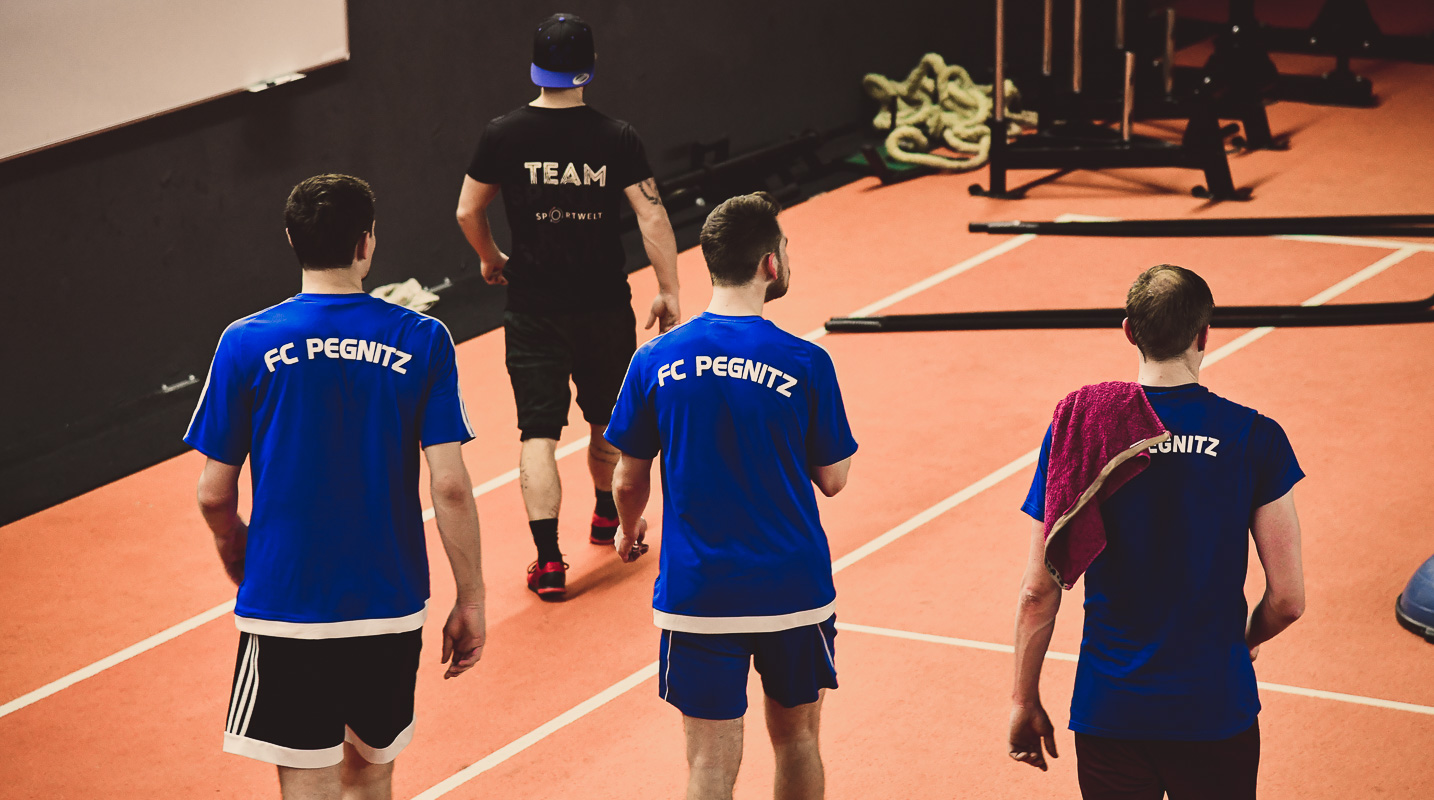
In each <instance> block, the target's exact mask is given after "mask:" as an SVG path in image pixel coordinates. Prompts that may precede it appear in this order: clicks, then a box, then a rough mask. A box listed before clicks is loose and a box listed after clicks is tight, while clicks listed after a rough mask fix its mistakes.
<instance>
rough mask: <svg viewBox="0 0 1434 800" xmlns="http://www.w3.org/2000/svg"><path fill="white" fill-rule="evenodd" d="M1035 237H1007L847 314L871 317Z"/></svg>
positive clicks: (812, 337) (813, 334) (816, 335)
mask: <svg viewBox="0 0 1434 800" xmlns="http://www.w3.org/2000/svg"><path fill="white" fill-rule="evenodd" d="M1035 238H1036V235H1035V234H1033V233H1023V234H1021V235H1020V236H1015V237H1012V238H1010V239H1007V240H1006V241H1004V242H1001V243H1000V244H998V245H996V246H995V247H991V248H987V249H986V250H982V251H981V252H979V253H977V254H976V255H974V256H971V257H970V258H968V259H966V260H965V261H962V262H961V263H960V264H957V265H955V266H952V267H947V268H946V269H943V270H941V271H940V272H938V273H936V274H935V275H932V276H931V277H929V278H925V279H923V280H919V281H917V282H916V283H913V284H911V285H910V286H908V287H906V288H905V289H902V290H901V291H898V292H893V293H891V294H889V295H887V296H886V297H883V298H881V299H880V300H878V301H876V302H875V303H872V304H870V305H865V306H862V307H861V308H858V309H857V310H855V311H853V312H851V313H850V314H848V315H847V316H849V317H869V316H871V315H872V314H875V313H876V312H878V311H881V310H882V309H885V308H890V307H891V306H894V305H896V304H897V303H900V302H901V301H902V300H905V299H906V298H908V297H911V296H913V295H917V294H920V293H921V292H924V291H926V290H927V289H930V288H931V287H933V286H935V285H937V284H939V283H943V282H945V281H949V280H951V279H952V278H954V277H956V276H957V275H960V274H961V273H963V272H966V271H968V270H970V269H972V268H974V267H979V266H980V265H982V264H984V263H986V262H987V261H990V260H991V259H993V258H996V257H997V256H1002V255H1005V254H1006V253H1009V252H1011V251H1012V250H1015V249H1016V248H1017V247H1020V246H1021V245H1023V244H1025V243H1027V242H1030V241H1034V240H1035ZM826 335H827V331H826V328H824V327H823V328H817V329H816V330H814V331H810V332H808V333H807V334H806V335H805V336H803V337H802V338H803V339H806V340H807V341H809V342H815V341H816V340H818V339H820V338H822V337H823V336H826Z"/></svg>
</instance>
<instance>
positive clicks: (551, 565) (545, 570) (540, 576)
mask: <svg viewBox="0 0 1434 800" xmlns="http://www.w3.org/2000/svg"><path fill="white" fill-rule="evenodd" d="M528 591H530V592H532V593H534V594H536V595H537V596H538V597H540V598H542V599H544V600H563V599H565V598H566V597H567V596H568V565H567V564H565V563H563V562H562V561H546V562H543V563H542V564H539V563H538V562H536V561H534V562H533V563H532V564H531V565H530V566H529V567H528Z"/></svg>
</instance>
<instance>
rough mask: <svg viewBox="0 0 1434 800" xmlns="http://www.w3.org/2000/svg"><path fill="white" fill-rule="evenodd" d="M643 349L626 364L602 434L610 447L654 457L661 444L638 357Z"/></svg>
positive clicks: (644, 350)
mask: <svg viewBox="0 0 1434 800" xmlns="http://www.w3.org/2000/svg"><path fill="white" fill-rule="evenodd" d="M646 353H647V348H645V347H644V348H641V349H639V350H638V351H637V353H636V354H634V355H633V357H632V361H631V363H629V364H628V365H627V376H626V377H624V378H623V379H622V390H621V391H619V392H618V394H617V403H616V405H614V406H613V409H612V418H611V419H609V420H608V423H607V432H606V433H604V434H603V437H604V438H606V439H607V440H608V441H609V442H611V443H612V446H613V447H616V448H617V449H619V450H621V451H622V452H624V453H626V454H628V455H630V456H632V457H633V458H657V454H658V452H659V451H660V450H661V448H662V439H661V437H660V436H659V435H658V432H657V410H656V409H655V408H653V406H652V396H651V395H650V394H649V392H648V389H647V380H646V379H645V378H644V377H643V369H642V361H643V356H644V355H645V354H646Z"/></svg>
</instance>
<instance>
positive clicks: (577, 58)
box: [531, 14, 597, 89]
mask: <svg viewBox="0 0 1434 800" xmlns="http://www.w3.org/2000/svg"><path fill="white" fill-rule="evenodd" d="M596 60H597V57H596V55H595V54H594V52H593V31H592V28H589V27H588V24H587V23H586V22H583V21H582V20H581V19H580V18H578V16H577V15H575V14H554V15H552V16H551V17H548V18H547V19H545V20H543V21H542V22H540V23H538V33H537V35H535V36H534V37H533V68H532V73H531V74H532V78H533V83H536V84H537V85H539V86H543V87H546V88H549V89H572V88H574V87H577V86H586V85H587V84H588V82H589V81H591V80H592V79H593V62H594V61H596Z"/></svg>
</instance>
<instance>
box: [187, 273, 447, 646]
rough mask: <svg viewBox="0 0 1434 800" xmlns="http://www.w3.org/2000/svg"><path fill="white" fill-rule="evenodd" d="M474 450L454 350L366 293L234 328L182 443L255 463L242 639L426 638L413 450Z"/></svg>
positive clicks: (436, 328)
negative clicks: (410, 634) (449, 445)
mask: <svg viewBox="0 0 1434 800" xmlns="http://www.w3.org/2000/svg"><path fill="white" fill-rule="evenodd" d="M472 438H473V429H472V427H471V426H470V425H469V424H468V418H467V414H466V412H465V410H464V408H463V400H462V397H460V395H459V393H458V371H457V367H456V366H455V364H454V351H453V339H452V338H451V337H450V336H449V334H448V329H447V328H445V327H444V326H443V323H441V322H439V321H438V320H436V319H433V318H432V317H427V316H424V315H422V314H418V313H416V312H413V311H409V310H407V309H404V308H402V307H400V306H396V305H393V304H391V303H387V302H385V301H383V300H379V299H376V298H373V297H370V296H368V295H366V294H362V293H355V294H300V295H296V296H295V297H293V298H290V299H289V300H286V301H284V302H282V303H280V304H278V305H276V306H274V307H272V308H269V309H266V310H264V311H261V312H259V313H257V314H255V315H253V316H250V317H245V318H243V319H241V320H239V321H237V322H235V323H233V324H232V325H230V326H229V327H228V328H227V329H225V331H224V334H223V336H221V337H220V339H219V347H218V349H217V350H216V351H215V353H214V363H213V365H212V366H211V367H210V369H209V379H208V380H207V381H206V382H205V384H204V393H203V394H202V395H201V396H200V398H199V406H198V408H196V409H195V410H194V419H193V420H192V421H191V422H190V423H189V431H188V432H187V433H186V434H185V435H184V441H185V442H187V443H188V444H189V445H190V446H192V447H193V448H194V449H196V450H198V451H199V452H201V453H203V454H205V455H206V456H209V457H210V458H212V459H214V460H216V461H222V462H224V463H226V464H233V465H239V464H243V463H244V458H245V457H246V456H248V457H249V458H250V465H249V466H250V473H251V476H252V479H253V486H254V509H253V515H252V517H251V519H250V521H249V541H248V548H247V550H246V552H245V562H244V583H243V585H241V586H240V587H239V597H238V600H237V604H236V606H235V615H236V617H237V619H238V625H239V629H240V630H244V631H249V632H251V633H259V634H267V635H272V636H288V637H295V638H306V639H321V638H334V637H340V636H367V635H374V634H381V633H398V632H402V631H407V630H413V629H415V628H418V627H421V626H422V625H423V619H424V612H425V610H426V607H427V602H428V556H427V551H426V550H425V548H424V539H423V508H422V505H421V504H420V502H419V499H418V458H419V447H420V445H422V446H424V447H427V446H430V445H435V444H442V443H444V442H466V441H468V440H469V439H472Z"/></svg>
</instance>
